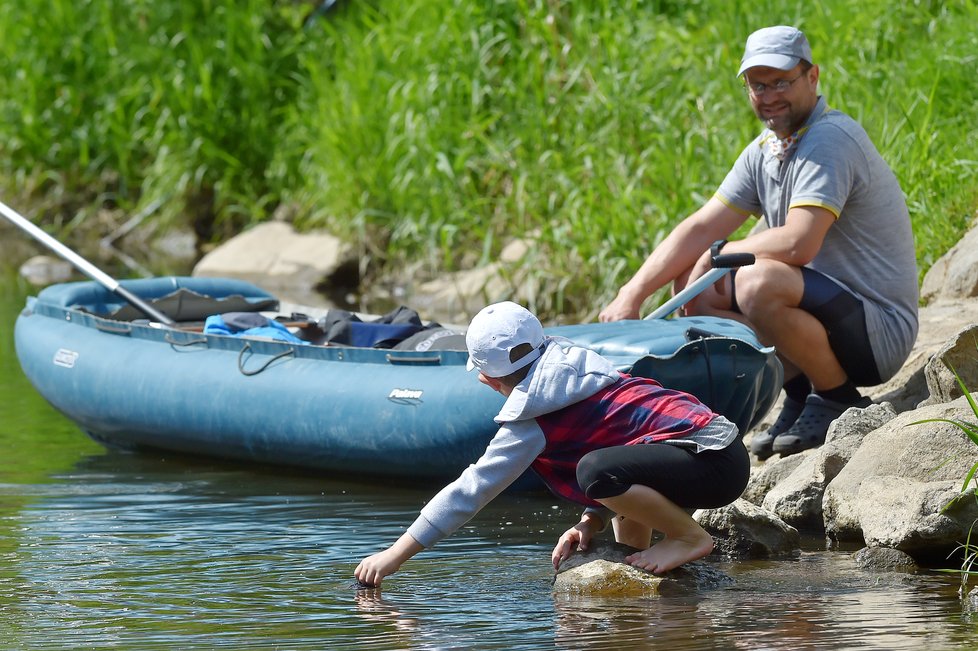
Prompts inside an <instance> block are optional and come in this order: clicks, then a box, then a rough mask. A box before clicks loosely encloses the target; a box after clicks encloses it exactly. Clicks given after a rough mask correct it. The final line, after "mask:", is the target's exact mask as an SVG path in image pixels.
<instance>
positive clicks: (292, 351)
mask: <svg viewBox="0 0 978 651" xmlns="http://www.w3.org/2000/svg"><path fill="white" fill-rule="evenodd" d="M250 350H251V344H250V343H247V342H245V345H244V347H243V348H242V349H241V352H240V353H238V370H239V371H241V374H242V375H247V376H249V377H250V376H252V375H258V374H259V373H261V372H262V371H264V370H265V369H266V368H268V367H269V366H271V365H272V364H273V363H274V362H275V361H277V360H280V359H283V358H285V357H288V356H290V355H295V348H289V349H288V350H283V351H282V352H281V353H279V354H278V355H273V356H272V358H271V359H269V360H268V361H267V362H265V363H264V364H262V365H261V366H260V367H259V368H257V369H255V370H254V371H246V370H245V367H244V355H245V353H246V352H248V351H250Z"/></svg>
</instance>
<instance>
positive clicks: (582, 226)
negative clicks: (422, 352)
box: [0, 0, 978, 318]
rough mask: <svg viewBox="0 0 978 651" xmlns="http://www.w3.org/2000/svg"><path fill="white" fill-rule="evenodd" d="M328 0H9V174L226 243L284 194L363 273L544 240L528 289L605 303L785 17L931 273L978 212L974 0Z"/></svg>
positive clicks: (578, 306)
mask: <svg viewBox="0 0 978 651" xmlns="http://www.w3.org/2000/svg"><path fill="white" fill-rule="evenodd" d="M314 4H316V3H312V2H295V1H289V2H286V1H284V0H283V1H279V2H274V1H272V0H263V1H261V2H258V1H257V0H241V1H238V2H231V1H230V0H210V1H206V0H204V1H200V0H196V1H194V2H191V1H190V0H182V1H177V2H168V1H166V0H161V1H159V2H155V3H152V2H147V1H141V0H88V1H84V0H76V1H73V2H67V1H66V0H52V2H51V3H48V5H47V6H48V7H49V10H46V11H44V12H39V11H36V10H35V9H34V8H32V7H31V6H30V5H29V4H26V3H20V2H14V1H13V0H0V20H2V21H3V24H4V25H6V26H8V28H7V31H6V33H5V34H4V38H3V39H0V52H2V54H3V56H4V57H5V59H6V60H7V61H8V62H9V64H8V65H7V66H4V67H0V79H2V80H3V83H4V88H6V89H8V91H9V92H7V93H6V95H5V96H3V97H2V98H0V114H2V116H3V118H4V119H3V120H2V121H0V177H3V178H4V179H5V182H6V185H7V186H8V188H10V189H11V190H13V191H15V192H18V193H21V194H27V195H32V196H33V198H34V199H35V200H36V201H38V202H42V203H43V202H46V203H48V204H50V203H52V202H51V197H56V198H57V199H58V202H57V204H58V205H61V206H63V211H62V212H63V214H64V215H65V216H66V218H71V217H72V216H73V215H74V214H75V211H77V210H78V209H79V208H84V207H90V206H96V205H102V204H106V203H108V204H110V205H118V206H120V207H121V208H123V209H124V210H127V211H128V210H135V209H137V208H138V207H140V206H144V205H147V204H148V203H149V202H151V201H155V200H158V199H161V198H162V199H165V200H166V201H165V204H164V205H165V206H166V210H165V211H164V212H163V213H162V214H161V215H160V216H159V219H162V220H187V221H189V222H191V223H193V224H194V225H195V226H196V227H197V229H198V232H199V233H200V234H201V236H202V237H204V238H209V239H215V240H216V239H221V238H223V237H226V236H227V235H228V234H230V233H232V232H234V231H236V230H237V229H240V228H242V227H243V226H245V225H247V224H249V223H253V222H257V221H261V220H264V219H268V218H269V216H270V215H271V213H272V212H273V211H274V210H275V209H276V208H277V207H279V206H284V207H287V208H288V210H289V212H290V214H294V215H295V218H296V222H297V224H299V225H300V226H301V227H326V228H329V229H331V230H333V231H334V232H336V233H337V234H339V235H341V236H343V237H345V238H347V239H349V240H350V241H352V242H354V243H356V244H357V245H358V247H359V249H360V250H361V252H362V254H363V256H364V269H365V270H366V271H367V272H368V282H369V277H371V276H372V277H376V276H380V275H382V274H384V273H389V272H391V270H396V269H401V268H405V267H407V266H409V265H410V266H412V267H413V268H416V269H419V271H417V272H416V273H428V274H432V275H434V274H437V273H439V272H442V271H447V270H454V269H462V268H469V267H472V266H474V265H477V264H481V263H484V262H487V261H490V260H492V259H494V258H495V257H496V256H497V255H498V253H499V251H500V250H501V248H502V247H503V246H504V245H505V244H506V242H508V241H509V240H511V239H512V238H517V237H524V236H531V237H533V238H534V239H535V244H534V246H533V247H531V250H530V254H529V255H528V256H527V258H526V259H525V260H524V262H523V263H522V265H523V267H524V268H523V269H522V270H515V269H514V274H515V273H516V272H517V271H519V272H520V276H523V275H526V276H528V278H529V280H528V281H527V282H524V283H523V284H522V286H521V291H522V292H523V295H522V296H519V297H518V298H520V299H522V300H526V301H528V302H530V303H531V304H532V305H533V307H534V308H535V309H537V310H538V311H539V312H540V313H541V314H542V315H544V316H545V317H548V318H556V317H558V316H560V315H564V316H567V317H571V318H590V317H593V316H594V315H595V314H596V312H597V310H598V309H599V308H600V307H601V305H603V304H604V303H605V302H606V301H607V300H609V299H610V298H611V297H612V296H613V295H614V292H615V291H616V289H617V287H618V286H619V285H620V284H621V283H622V282H623V281H624V280H625V279H627V277H628V276H629V275H630V274H631V273H632V272H633V271H634V269H635V268H637V266H638V265H639V264H640V263H641V260H642V259H643V258H644V256H645V254H647V252H648V251H649V250H650V249H651V248H652V247H653V246H654V245H655V244H656V243H657V242H658V241H659V240H660V239H661V238H662V237H663V236H664V234H665V233H666V232H668V230H669V229H670V228H671V226H672V225H673V224H674V223H675V222H676V221H677V220H679V219H681V218H682V217H683V216H684V215H686V214H688V213H689V212H690V211H692V210H693V209H695V208H696V207H697V206H698V204H699V203H701V202H702V201H703V200H705V199H706V198H708V197H709V196H710V195H711V193H712V192H713V190H714V189H715V188H716V186H717V185H718V184H719V182H720V181H721V180H722V179H723V176H724V174H725V173H726V171H727V169H728V168H729V166H730V165H731V164H732V162H733V160H734V158H735V157H736V155H737V154H738V153H739V151H740V149H741V148H742V147H743V146H744V145H745V144H746V143H747V142H748V141H749V139H750V138H751V137H752V136H753V135H754V134H755V133H756V131H757V130H758V128H759V123H758V122H757V121H756V118H754V116H753V113H752V112H751V110H750V107H749V105H748V102H747V100H746V98H745V97H744V94H743V91H742V90H741V87H740V84H739V82H738V80H737V79H735V78H734V73H735V72H736V67H737V63H738V61H739V58H740V54H741V51H742V44H743V40H744V38H745V37H746V35H747V34H748V33H750V31H752V30H753V29H756V28H758V27H761V26H764V25H768V24H776V23H788V24H796V25H798V26H799V27H801V28H802V29H804V30H806V32H807V33H808V35H809V38H810V40H811V41H812V44H813V49H814V52H815V57H816V59H817V62H818V63H820V64H821V67H822V77H821V79H822V90H823V92H824V94H825V95H826V96H827V98H828V100H829V103H830V105H832V106H834V107H836V108H840V109H842V110H845V111H847V112H849V113H850V114H852V115H853V116H854V117H856V118H857V119H859V120H860V121H861V122H862V123H863V124H864V126H865V127H866V129H867V131H868V132H869V134H870V136H871V137H872V138H873V139H874V141H875V142H876V143H877V145H878V146H879V148H880V150H881V151H882V153H883V156H884V157H885V158H886V159H887V160H888V161H890V163H891V165H892V166H893V167H894V170H895V171H896V173H897V175H898V177H899V178H900V181H901V183H902V185H903V188H904V191H905V192H906V194H907V197H908V202H909V204H910V207H911V212H912V218H913V221H914V228H915V232H916V234H917V251H918V260H919V262H920V266H921V269H922V270H923V269H926V268H927V267H929V266H930V264H932V263H933V261H934V260H936V258H937V257H939V256H940V255H941V254H943V252H944V251H946V250H947V249H948V248H949V247H950V246H951V245H952V244H953V243H954V242H956V241H957V239H958V238H959V237H960V235H961V234H962V233H963V231H964V229H965V228H966V226H967V222H968V220H969V218H970V217H971V216H972V215H973V213H974V210H975V206H976V204H978V190H976V188H978V183H976V182H975V178H976V174H978V162H976V156H975V153H974V147H973V141H972V139H971V138H969V136H968V134H970V133H972V131H973V125H974V124H975V123H976V117H978V115H976V114H978V108H976V107H978V84H976V83H975V77H974V70H975V69H976V68H978V66H976V54H975V52H978V47H976V46H978V33H976V32H975V31H974V30H973V28H972V26H973V25H974V24H976V20H978V5H976V3H975V2H974V1H970V0H965V1H961V2H955V3H939V2H930V1H926V0H920V1H917V2H909V3H904V4H903V6H897V5H893V4H892V3H886V2H882V1H881V0H867V1H866V2H862V3H851V2H843V1H842V0H827V1H825V2H822V3H803V2H795V3H785V2H772V1H770V0H769V1H763V0H762V1H760V2H750V3H748V2H742V1H734V2H730V1H720V0H687V1H679V0H672V1H669V0H661V1H658V2H638V1H637V0H618V1H613V0H603V1H602V0H598V1H595V2H587V3H582V2H576V3H575V2H570V1H569V0H499V1H496V2H476V1H475V0H430V1H428V2H410V1H407V0H383V1H379V0H377V1H374V2H364V1H355V2H354V1H348V2H344V0H340V2H339V3H338V4H337V8H336V9H334V10H333V11H331V12H329V13H327V14H326V16H325V17H324V18H322V19H317V20H314V21H312V22H311V23H309V24H308V25H307V26H306V27H303V18H304V17H305V15H306V13H307V12H308V11H309V10H310V9H311V8H312V6H313V5H314ZM82 214H83V215H84V214H88V213H86V212H85V211H84V210H83V211H82Z"/></svg>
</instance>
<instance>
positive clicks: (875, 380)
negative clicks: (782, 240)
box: [731, 267, 883, 387]
mask: <svg viewBox="0 0 978 651" xmlns="http://www.w3.org/2000/svg"><path fill="white" fill-rule="evenodd" d="M801 276H802V280H803V282H804V283H805V290H804V293H803V294H802V297H801V303H800V304H799V306H798V307H800V308H801V309H803V310H805V311H806V312H808V313H809V314H811V315H812V316H814V317H815V318H816V319H818V321H819V323H821V324H822V325H823V326H824V327H825V331H826V332H827V333H828V336H829V346H830V347H831V348H832V352H834V353H835V356H836V358H837V359H838V360H839V365H840V366H842V369H843V370H844V371H845V372H846V375H848V376H849V379H850V380H851V381H852V382H853V384H855V385H857V386H864V387H868V386H874V385H877V384H879V383H880V382H882V381H883V380H882V379H881V378H880V373H879V369H877V368H876V359H875V358H874V357H873V348H872V346H870V343H869V333H867V332H866V310H865V308H864V307H863V302H862V301H861V300H860V299H859V298H858V297H857V296H856V295H855V294H853V293H852V292H851V291H849V290H848V289H846V288H845V287H843V286H842V285H840V284H839V283H837V282H836V281H834V280H832V279H831V278H829V277H828V276H826V275H825V274H822V273H819V272H818V271H815V270H813V269H809V268H807V267H802V268H801ZM733 279H734V274H731V281H732V283H731V285H732V286H731V289H732V292H731V293H732V294H733V307H734V310H735V311H736V312H740V309H739V307H738V306H737V296H736V293H735V292H736V289H735V287H736V286H735V285H734V284H733V282H735V281H734V280H733Z"/></svg>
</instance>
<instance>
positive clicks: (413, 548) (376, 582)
mask: <svg viewBox="0 0 978 651" xmlns="http://www.w3.org/2000/svg"><path fill="white" fill-rule="evenodd" d="M422 549H424V547H422V546H421V543H419V542H418V541H417V540H415V539H414V538H412V537H411V536H410V535H409V534H406V533H405V534H404V535H402V536H401V537H400V538H398V539H397V542H395V543H394V544H393V545H391V546H390V547H388V548H387V549H385V550H384V551H382V552H377V553H376V554H374V555H372V556H368V557H366V558H365V559H363V560H362V561H360V564H359V565H357V569H355V570H354V571H353V575H354V576H355V577H357V581H359V582H360V583H362V584H364V585H366V586H373V587H375V588H378V587H380V584H381V582H382V581H383V580H384V577H385V576H387V575H389V574H393V573H394V572H396V571H397V570H399V569H400V568H401V565H402V564H403V563H404V561H406V560H407V559H409V558H411V557H412V556H414V555H415V554H417V553H418V552H419V551H421V550H422Z"/></svg>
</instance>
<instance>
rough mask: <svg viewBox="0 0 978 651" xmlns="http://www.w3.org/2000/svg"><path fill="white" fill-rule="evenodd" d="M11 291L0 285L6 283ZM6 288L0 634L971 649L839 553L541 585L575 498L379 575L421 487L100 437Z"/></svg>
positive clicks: (516, 509) (948, 621)
mask: <svg viewBox="0 0 978 651" xmlns="http://www.w3.org/2000/svg"><path fill="white" fill-rule="evenodd" d="M8 287H10V285H9V284H8ZM22 290H23V288H20V287H17V291H16V292H14V294H15V296H14V298H11V297H10V296H11V295H10V294H9V293H0V450H2V451H3V454H0V649H18V650H19V649H76V648H77V649H82V648H97V649H105V648H112V649H140V650H145V649H211V648H227V649H242V648H248V649H279V648H281V649H290V650H304V649H309V650H313V649H316V650H320V649H330V650H342V649H356V650H357V651H372V650H390V649H411V650H413V649H438V650H442V649H541V648H556V649H616V650H618V649H624V650H630V649H636V650H637V649H670V650H675V651H684V650H702V649H718V650H719V649H778V650H781V649H783V650H792V651H794V650H804V649H825V648H859V649H918V648H937V649H945V650H952V649H969V650H970V649H974V648H975V647H976V646H978V645H976V644H975V641H976V639H978V618H976V617H975V615H973V614H968V613H962V609H961V605H960V602H958V600H957V597H956V589H957V578H956V577H954V576H949V575H939V574H935V573H930V574H928V573H921V574H919V575H909V574H887V573H883V574H872V573H867V572H862V571H860V570H857V569H856V568H855V566H854V564H853V563H852V561H851V560H850V559H849V557H848V555H847V554H845V553H842V552H825V551H820V549H821V541H813V545H812V546H811V547H810V548H809V549H810V551H807V552H805V553H803V554H802V555H801V557H800V558H799V559H797V560H792V561H778V562H750V563H718V566H719V567H721V568H722V569H723V570H724V571H725V572H727V573H728V574H730V575H731V576H732V577H733V578H734V583H733V584H732V585H731V586H730V587H728V588H725V589H721V590H716V591H711V592H703V593H701V594H697V595H695V596H693V597H682V598H679V597H669V598H666V597H661V598H641V599H638V598H628V599H624V598H623V599H609V598H604V599H594V598H585V597H574V596H568V595H557V596H554V595H553V594H552V593H551V591H550V580H551V578H552V577H553V571H552V568H551V566H550V550H551V549H552V546H553V544H554V541H555V540H556V539H557V536H559V534H560V533H561V532H563V531H564V530H565V529H566V528H567V526H568V523H573V522H576V521H577V517H578V515H579V513H578V511H577V509H575V508H573V507H571V506H565V505H558V504H557V502H556V500H555V499H551V498H549V497H547V496H544V495H536V496H515V495H506V496H503V497H502V498H499V499H497V500H496V501H495V502H493V503H492V504H490V506H489V507H488V508H487V509H486V510H484V511H483V512H482V513H480V514H479V515H478V516H477V517H476V518H475V519H474V520H473V521H472V522H470V523H469V524H468V525H467V526H466V527H464V528H463V529H462V530H461V531H459V532H458V533H457V534H456V535H455V536H453V537H451V538H449V539H448V540H446V541H444V542H443V543H441V544H439V545H438V546H437V547H436V548H435V549H433V550H430V551H427V552H424V553H422V554H421V555H419V556H418V557H416V559H415V560H413V561H412V562H411V563H410V564H409V566H408V567H406V569H404V570H402V571H401V572H399V573H397V574H395V575H393V576H391V577H388V578H387V579H386V580H385V582H384V589H383V592H381V591H380V590H367V591H356V590H353V589H352V588H351V585H352V582H353V574H352V573H353V568H354V567H355V566H356V564H357V562H358V561H359V560H360V559H361V558H362V557H363V556H364V555H366V554H368V553H371V552H373V551H376V550H379V549H381V548H383V547H384V546H386V545H387V543H388V542H389V541H390V540H393V539H395V538H396V537H397V536H399V535H400V534H401V533H402V532H403V530H404V528H405V527H406V526H407V525H408V524H410V522H412V521H413V519H414V517H415V516H416V515H417V511H418V509H419V508H420V507H421V505H422V504H423V503H424V502H425V500H427V499H429V498H430V497H431V496H432V495H433V494H434V492H435V490H436V488H434V487H426V488H419V487H413V488H409V487H404V486H396V485H388V484H387V483H386V482H382V481H381V482H370V483H368V482H362V483H351V482H342V481H335V480H330V479H326V478H323V477H320V476H316V475H315V474H311V473H305V474H296V473H293V472H290V471H287V470H268V469H262V468H260V467H254V466H251V467H245V466H236V465H231V464H218V463H212V462H208V461H199V460H197V461H194V460H189V459H186V458H175V457H173V456H171V455H162V454H161V455H151V454H144V455H132V454H123V453H115V452H106V451H104V450H102V449H101V448H100V447H98V446H96V445H94V444H93V443H91V442H90V441H88V439H87V438H85V436H84V435H83V434H81V433H80V432H79V431H78V430H77V428H75V427H74V426H73V425H72V424H71V423H68V422H67V421H65V420H64V419H63V418H61V417H60V416H59V415H58V414H56V413H55V412H54V411H53V410H51V409H50V407H48V406H47V405H46V403H44V402H43V400H41V399H40V398H39V397H38V396H37V394H36V393H34V392H33V390H32V389H31V387H30V386H29V385H28V384H27V382H26V380H24V378H23V376H22V375H20V373H19V367H18V366H17V364H16V360H15V358H14V357H13V347H12V335H11V333H10V326H11V325H12V323H13V318H14V316H15V315H16V312H17V311H18V310H19V309H20V307H21V306H22V304H23V297H22V296H16V294H18V293H23V291H22Z"/></svg>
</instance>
